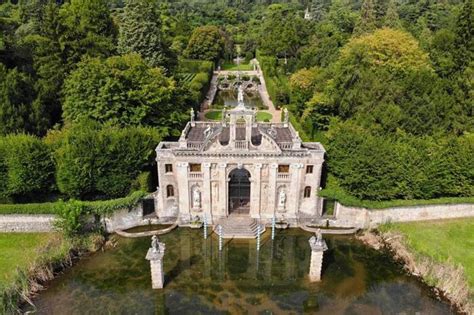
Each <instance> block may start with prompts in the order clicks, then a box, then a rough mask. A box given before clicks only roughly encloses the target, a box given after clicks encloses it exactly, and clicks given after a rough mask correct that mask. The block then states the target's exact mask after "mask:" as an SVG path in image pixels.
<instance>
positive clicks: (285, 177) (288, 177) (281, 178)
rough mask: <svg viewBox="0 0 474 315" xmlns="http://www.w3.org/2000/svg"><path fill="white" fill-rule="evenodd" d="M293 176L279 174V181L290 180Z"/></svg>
mask: <svg viewBox="0 0 474 315" xmlns="http://www.w3.org/2000/svg"><path fill="white" fill-rule="evenodd" d="M290 178H291V175H290V174H278V176H277V179H279V180H290Z"/></svg>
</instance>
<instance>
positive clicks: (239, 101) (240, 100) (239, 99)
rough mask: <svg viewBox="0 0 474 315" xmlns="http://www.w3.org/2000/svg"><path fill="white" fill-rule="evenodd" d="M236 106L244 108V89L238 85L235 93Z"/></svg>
mask: <svg viewBox="0 0 474 315" xmlns="http://www.w3.org/2000/svg"><path fill="white" fill-rule="evenodd" d="M237 106H238V107H243V106H244V88H243V87H242V85H239V90H238V93H237Z"/></svg>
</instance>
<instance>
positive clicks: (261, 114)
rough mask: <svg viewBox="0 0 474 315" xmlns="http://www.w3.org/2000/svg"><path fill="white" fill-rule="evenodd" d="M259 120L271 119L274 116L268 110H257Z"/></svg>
mask: <svg viewBox="0 0 474 315" xmlns="http://www.w3.org/2000/svg"><path fill="white" fill-rule="evenodd" d="M256 118H257V121H271V120H272V118H273V116H272V114H270V113H267V112H257V116H256Z"/></svg>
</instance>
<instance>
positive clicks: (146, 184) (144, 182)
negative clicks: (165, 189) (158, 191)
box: [132, 172, 155, 192]
mask: <svg viewBox="0 0 474 315" xmlns="http://www.w3.org/2000/svg"><path fill="white" fill-rule="evenodd" d="M132 190H141V191H146V192H152V191H154V190H155V187H153V178H152V174H151V172H142V173H140V174H139V175H138V176H137V179H135V181H134V182H133V183H132Z"/></svg>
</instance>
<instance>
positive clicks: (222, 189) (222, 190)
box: [214, 163, 228, 217]
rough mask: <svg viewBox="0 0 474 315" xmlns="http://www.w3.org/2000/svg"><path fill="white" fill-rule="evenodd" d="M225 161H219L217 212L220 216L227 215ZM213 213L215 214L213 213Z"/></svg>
mask: <svg viewBox="0 0 474 315" xmlns="http://www.w3.org/2000/svg"><path fill="white" fill-rule="evenodd" d="M226 169H227V163H219V212H218V213H217V215H218V216H220V217H225V216H227V202H228V196H227V186H228V182H227V174H226ZM214 215H215V214H214Z"/></svg>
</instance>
